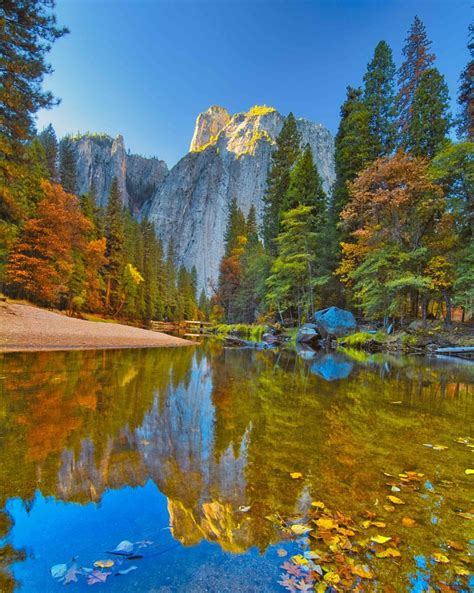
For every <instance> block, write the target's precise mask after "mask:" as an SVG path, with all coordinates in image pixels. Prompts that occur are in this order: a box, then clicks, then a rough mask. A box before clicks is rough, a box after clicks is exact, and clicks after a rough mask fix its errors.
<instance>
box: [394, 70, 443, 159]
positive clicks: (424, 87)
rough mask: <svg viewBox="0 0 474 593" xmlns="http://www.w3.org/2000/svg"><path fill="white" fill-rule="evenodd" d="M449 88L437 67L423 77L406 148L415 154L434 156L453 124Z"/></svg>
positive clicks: (406, 136)
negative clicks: (449, 112) (450, 114)
mask: <svg viewBox="0 0 474 593" xmlns="http://www.w3.org/2000/svg"><path fill="white" fill-rule="evenodd" d="M448 106H449V95H448V87H447V85H446V83H445V82H444V78H443V76H442V75H441V74H440V73H439V72H438V70H437V69H436V68H430V69H429V70H427V71H426V72H425V73H424V74H423V75H422V76H421V78H420V82H419V84H418V88H417V89H416V93H415V96H414V98H413V103H412V106H411V118H410V121H409V124H408V127H407V129H406V132H405V149H406V150H408V151H409V152H411V153H412V154H414V155H415V156H425V157H428V158H433V156H434V155H435V154H436V152H437V151H438V150H439V149H440V148H441V146H442V144H443V143H444V142H445V140H446V135H447V133H448V130H449V127H450V118H449V114H448Z"/></svg>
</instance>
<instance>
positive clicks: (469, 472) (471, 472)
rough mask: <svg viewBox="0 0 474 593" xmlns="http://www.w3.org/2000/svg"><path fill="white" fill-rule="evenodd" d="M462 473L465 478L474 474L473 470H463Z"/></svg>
mask: <svg viewBox="0 0 474 593" xmlns="http://www.w3.org/2000/svg"><path fill="white" fill-rule="evenodd" d="M464 473H465V474H466V475H467V476H472V475H473V474H474V469H465V470H464Z"/></svg>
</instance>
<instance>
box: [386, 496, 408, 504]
mask: <svg viewBox="0 0 474 593" xmlns="http://www.w3.org/2000/svg"><path fill="white" fill-rule="evenodd" d="M387 498H388V500H389V501H390V502H393V504H405V503H404V502H403V500H401V499H400V498H398V497H397V496H392V495H391V494H390V495H389V496H387Z"/></svg>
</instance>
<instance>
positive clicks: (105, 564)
mask: <svg viewBox="0 0 474 593" xmlns="http://www.w3.org/2000/svg"><path fill="white" fill-rule="evenodd" d="M114 564H115V562H114V561H113V560H96V561H95V562H94V566H97V568H110V567H111V566H113V565H114Z"/></svg>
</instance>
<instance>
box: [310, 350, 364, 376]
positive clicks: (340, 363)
mask: <svg viewBox="0 0 474 593" xmlns="http://www.w3.org/2000/svg"><path fill="white" fill-rule="evenodd" d="M353 368H354V364H353V363H352V361H350V360H348V359H347V358H346V357H344V356H343V355H342V354H338V353H335V354H324V355H322V356H319V357H318V358H317V359H316V360H315V361H314V362H313V364H312V365H311V372H312V373H313V374H314V375H318V376H319V377H321V378H322V379H324V380H325V381H339V380H340V379H347V377H348V376H349V375H350V374H351V373H352V370H353Z"/></svg>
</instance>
